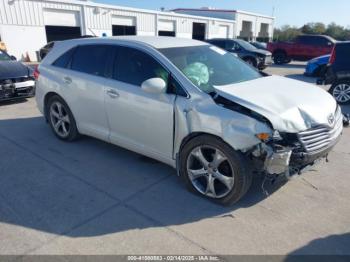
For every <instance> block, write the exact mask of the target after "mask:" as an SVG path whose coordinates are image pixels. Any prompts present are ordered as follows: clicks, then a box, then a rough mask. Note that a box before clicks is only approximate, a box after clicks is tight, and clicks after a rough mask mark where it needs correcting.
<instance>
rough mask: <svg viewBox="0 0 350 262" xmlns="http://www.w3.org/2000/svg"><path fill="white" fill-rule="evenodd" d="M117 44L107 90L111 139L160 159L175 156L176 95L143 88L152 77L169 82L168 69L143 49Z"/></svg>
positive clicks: (113, 141) (106, 98) (106, 99)
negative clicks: (173, 152) (155, 92)
mask: <svg viewBox="0 0 350 262" xmlns="http://www.w3.org/2000/svg"><path fill="white" fill-rule="evenodd" d="M115 48H116V49H117V56H116V58H115V63H114V66H113V75H112V79H110V80H108V81H107V82H106V88H107V89H106V93H105V103H106V112H107V115H108V121H109V125H110V140H111V142H112V143H115V144H117V145H121V146H123V147H126V148H129V149H131V150H134V151H137V152H140V153H145V152H147V154H148V155H149V156H153V157H155V158H158V159H160V158H162V159H172V151H173V134H174V102H175V95H173V94H167V93H164V94H150V93H146V92H145V91H143V90H142V89H141V84H142V83H143V82H144V81H146V80H148V79H150V78H154V77H160V78H162V79H164V80H165V81H166V82H167V81H168V78H169V73H168V71H167V70H166V69H165V68H164V67H163V66H162V65H161V64H160V63H159V62H158V61H157V60H156V59H155V58H153V57H152V56H151V55H149V54H147V53H145V52H143V51H140V50H138V49H134V48H130V47H115Z"/></svg>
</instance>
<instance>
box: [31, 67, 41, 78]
mask: <svg viewBox="0 0 350 262" xmlns="http://www.w3.org/2000/svg"><path fill="white" fill-rule="evenodd" d="M38 67H39V65H36V66H35V69H34V73H33V75H34V78H35V80H38V79H39V76H40V72H39V68H38Z"/></svg>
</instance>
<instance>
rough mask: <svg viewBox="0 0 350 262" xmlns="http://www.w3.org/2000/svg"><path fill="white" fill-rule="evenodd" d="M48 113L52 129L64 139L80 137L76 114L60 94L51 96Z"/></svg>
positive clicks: (72, 139)
mask: <svg viewBox="0 0 350 262" xmlns="http://www.w3.org/2000/svg"><path fill="white" fill-rule="evenodd" d="M46 114H47V119H48V122H49V124H50V126H51V129H52V131H53V132H54V134H55V135H56V137H58V138H59V139H61V140H63V141H74V140H76V139H77V138H79V136H80V135H79V132H78V129H77V125H76V122H75V119H74V116H73V114H72V112H71V110H70V109H69V106H68V105H67V103H66V102H65V101H64V100H63V99H62V98H61V97H59V96H58V95H54V96H52V97H50V98H49V100H48V102H47V105H46Z"/></svg>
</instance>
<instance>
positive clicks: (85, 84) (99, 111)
mask: <svg viewBox="0 0 350 262" xmlns="http://www.w3.org/2000/svg"><path fill="white" fill-rule="evenodd" d="M112 52H113V48H112V47H111V46H109V45H96V44H94V45H82V46H78V47H76V48H75V49H74V52H73V54H72V59H71V61H70V62H69V65H68V66H67V67H68V68H67V69H68V70H62V71H61V72H60V75H59V78H60V81H61V88H62V93H63V94H64V95H65V97H64V99H65V100H66V101H67V103H68V105H69V107H70V109H71V110H72V112H73V115H74V117H75V119H76V122H77V125H78V129H79V130H80V131H81V132H82V133H83V134H86V135H90V136H93V137H97V138H100V139H103V140H108V136H109V127H108V120H107V116H106V113H105V105H104V98H105V97H104V96H105V89H104V82H105V77H107V75H106V74H107V71H106V68H108V66H107V65H108V63H109V62H111V54H112Z"/></svg>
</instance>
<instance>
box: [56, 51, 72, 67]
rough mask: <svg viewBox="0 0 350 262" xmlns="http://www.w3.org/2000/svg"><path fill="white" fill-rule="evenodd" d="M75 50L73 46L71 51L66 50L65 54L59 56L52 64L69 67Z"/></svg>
mask: <svg viewBox="0 0 350 262" xmlns="http://www.w3.org/2000/svg"><path fill="white" fill-rule="evenodd" d="M74 51H75V48H72V49H70V50H69V51H67V52H65V53H64V54H63V55H61V56H60V57H59V58H57V60H56V61H55V62H53V64H52V65H54V66H57V67H61V68H67V67H68V66H69V63H70V61H71V60H72V56H73V54H74Z"/></svg>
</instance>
